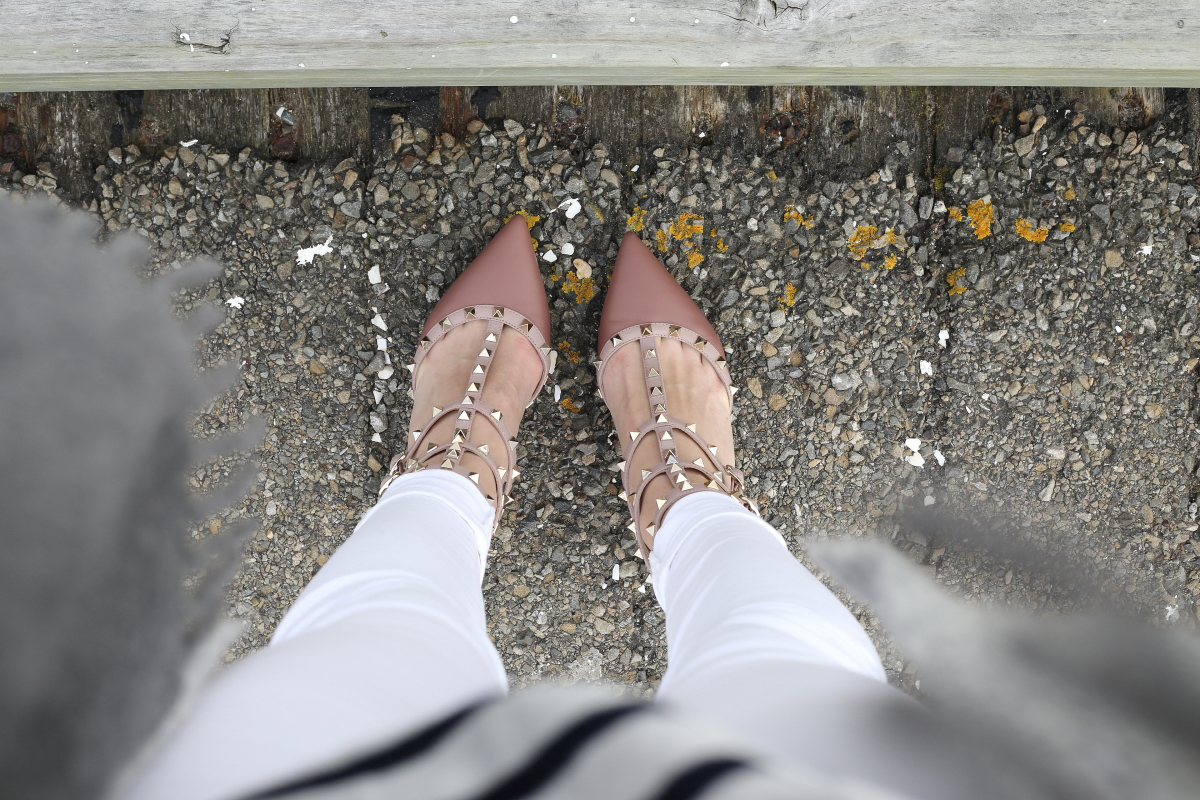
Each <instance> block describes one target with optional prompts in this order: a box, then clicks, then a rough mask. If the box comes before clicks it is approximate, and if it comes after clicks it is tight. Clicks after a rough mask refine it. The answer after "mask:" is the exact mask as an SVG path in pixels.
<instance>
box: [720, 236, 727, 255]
mask: <svg viewBox="0 0 1200 800" xmlns="http://www.w3.org/2000/svg"><path fill="white" fill-rule="evenodd" d="M717 252H718V253H727V252H729V245H727V244H725V239H724V238H721V239H717Z"/></svg>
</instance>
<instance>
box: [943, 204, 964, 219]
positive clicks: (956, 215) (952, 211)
mask: <svg viewBox="0 0 1200 800" xmlns="http://www.w3.org/2000/svg"><path fill="white" fill-rule="evenodd" d="M946 213H948V214H949V215H950V219H952V220H954V221H955V222H962V221H963V215H962V209H961V208H959V207H958V206H950V208H948V209H946Z"/></svg>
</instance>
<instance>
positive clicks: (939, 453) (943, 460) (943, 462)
mask: <svg viewBox="0 0 1200 800" xmlns="http://www.w3.org/2000/svg"><path fill="white" fill-rule="evenodd" d="M933 457H934V458H935V459H937V462H938V466H939V467H944V466H946V457H945V456H944V455H942V451H941V450H934V451H933Z"/></svg>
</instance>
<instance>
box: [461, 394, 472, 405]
mask: <svg viewBox="0 0 1200 800" xmlns="http://www.w3.org/2000/svg"><path fill="white" fill-rule="evenodd" d="M459 405H460V406H473V405H475V401H474V400H472V399H471V395H467V396H466V397H464V398H463V399H462V402H461V403H459Z"/></svg>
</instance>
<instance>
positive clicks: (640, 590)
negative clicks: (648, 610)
mask: <svg viewBox="0 0 1200 800" xmlns="http://www.w3.org/2000/svg"><path fill="white" fill-rule="evenodd" d="M638 591H639V592H641V593H642V594H645V593H646V584H644V583H643V584H642V585H641V586H639V587H638Z"/></svg>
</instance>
